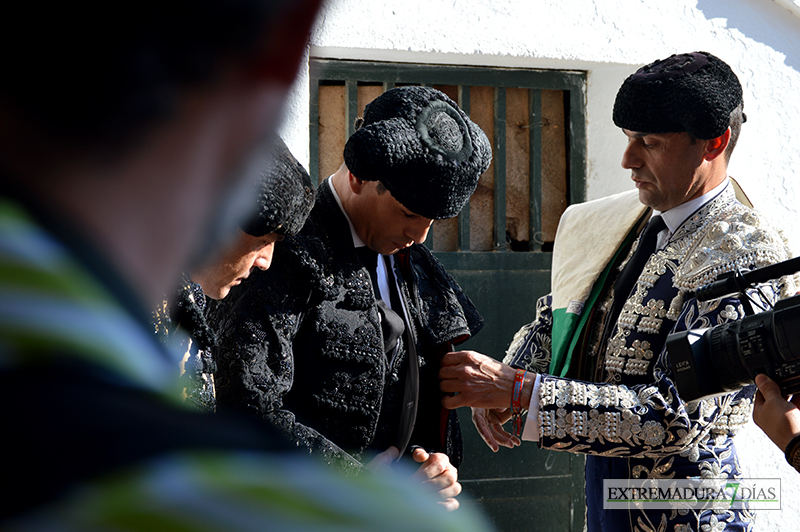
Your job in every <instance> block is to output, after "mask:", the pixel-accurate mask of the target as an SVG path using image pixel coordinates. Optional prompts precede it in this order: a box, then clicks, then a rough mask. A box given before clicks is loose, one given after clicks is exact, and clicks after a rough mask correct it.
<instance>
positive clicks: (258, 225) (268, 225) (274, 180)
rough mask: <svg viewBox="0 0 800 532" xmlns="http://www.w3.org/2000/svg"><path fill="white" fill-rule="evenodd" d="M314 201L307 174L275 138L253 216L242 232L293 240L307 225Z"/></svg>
mask: <svg viewBox="0 0 800 532" xmlns="http://www.w3.org/2000/svg"><path fill="white" fill-rule="evenodd" d="M315 197H316V193H315V191H314V186H313V185H312V184H311V178H310V177H309V175H308V172H306V170H305V168H303V167H302V165H301V164H300V163H299V162H297V159H295V158H294V156H293V155H292V153H291V152H290V151H289V148H287V147H286V144H285V143H284V142H283V140H281V139H280V138H279V137H276V139H275V141H274V146H273V150H272V157H271V159H270V161H269V163H268V164H267V166H266V168H264V170H263V171H262V173H261V176H260V179H259V180H258V182H257V183H256V186H255V190H254V199H255V201H256V206H255V207H256V208H255V210H254V214H253V216H251V217H250V219H249V220H248V221H247V222H246V223H243V224H242V226H241V227H242V230H243V231H244V232H245V233H247V234H249V235H252V236H264V235H267V234H269V233H278V234H280V235H285V236H293V235H295V234H297V233H298V232H299V231H300V229H302V227H303V224H305V222H306V218H308V214H309V213H310V212H311V207H313V206H314V199H315Z"/></svg>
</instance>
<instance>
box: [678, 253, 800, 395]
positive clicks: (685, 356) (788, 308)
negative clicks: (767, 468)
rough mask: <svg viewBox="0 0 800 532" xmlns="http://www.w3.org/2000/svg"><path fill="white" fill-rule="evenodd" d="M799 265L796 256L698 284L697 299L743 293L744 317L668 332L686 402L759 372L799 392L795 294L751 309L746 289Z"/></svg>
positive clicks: (799, 305) (799, 323) (799, 304)
mask: <svg viewBox="0 0 800 532" xmlns="http://www.w3.org/2000/svg"><path fill="white" fill-rule="evenodd" d="M797 271H800V257H797V258H794V259H790V260H787V261H784V262H780V263H778V264H773V265H771V266H767V267H766V268H761V269H758V270H753V271H751V272H747V273H741V272H736V273H732V274H726V275H724V276H721V277H720V278H718V279H717V280H716V281H714V282H713V283H711V284H709V285H707V286H704V287H702V288H700V289H699V290H697V292H696V293H695V296H696V297H697V299H698V300H699V301H710V300H712V299H718V298H722V297H726V296H730V295H733V294H736V293H741V294H742V296H743V297H742V302H743V304H744V306H745V309H746V313H747V314H749V315H747V316H745V317H744V318H742V319H740V320H736V321H732V322H730V323H725V324H722V325H717V326H716V327H712V328H710V329H698V330H689V331H684V332H680V333H673V334H670V335H669V336H668V337H667V344H666V345H667V354H668V357H669V360H670V365H671V366H672V375H673V379H674V382H675V386H677V388H678V392H679V393H680V395H681V399H683V400H684V401H686V402H689V401H696V400H698V399H705V398H707V397H711V396H714V395H720V394H724V393H729V392H733V391H736V390H739V389H741V388H742V387H744V386H746V385H748V384H752V383H753V379H754V378H755V376H756V375H757V374H758V373H764V374H766V375H767V376H769V377H770V378H771V379H772V380H774V381H775V382H777V383H778V384H779V385H780V387H781V392H782V393H783V394H784V395H789V394H794V393H800V295H798V296H794V297H790V298H787V299H783V300H780V301H778V302H777V303H776V304H775V306H774V307H773V308H772V309H770V310H766V311H764V312H761V313H758V314H754V313H753V309H752V306H751V305H750V304H749V301H748V299H747V296H746V295H745V290H746V289H748V288H751V287H753V286H754V285H755V284H757V283H763V282H765V281H768V280H770V279H778V278H779V277H783V276H785V275H790V274H793V273H795V272H797Z"/></svg>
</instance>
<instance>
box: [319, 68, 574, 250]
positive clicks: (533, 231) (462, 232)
mask: <svg viewBox="0 0 800 532" xmlns="http://www.w3.org/2000/svg"><path fill="white" fill-rule="evenodd" d="M310 78H311V107H310V111H311V116H310V119H311V164H310V172H311V174H312V177H314V178H316V179H317V180H318V181H322V180H323V179H324V178H326V177H327V176H329V175H331V174H333V173H334V172H335V171H336V170H337V169H338V167H339V165H340V164H341V163H342V150H343V149H344V144H345V141H346V139H347V138H348V137H349V136H350V135H351V134H352V133H353V131H354V124H355V120H356V118H357V117H359V116H361V115H362V113H363V110H364V107H365V106H366V104H367V103H369V102H370V101H372V100H373V99H375V98H376V97H377V96H379V95H380V94H381V93H383V92H384V91H386V90H388V89H391V88H393V87H396V86H402V85H428V86H432V87H434V88H436V89H438V90H440V91H442V92H444V93H445V94H447V95H448V96H449V97H450V98H452V99H453V100H454V101H456V102H457V103H458V105H459V106H460V107H461V108H462V109H463V110H464V111H465V112H466V113H467V114H468V115H469V116H470V117H471V118H472V120H473V121H474V122H475V123H477V124H478V125H479V126H480V127H481V128H482V129H483V130H484V131H485V132H486V135H487V136H488V137H489V141H490V143H491V145H492V152H493V159H492V165H491V166H490V167H489V169H488V170H487V171H486V172H485V173H484V174H483V175H482V176H481V178H480V181H479V183H478V188H477V190H476V191H475V194H473V196H472V198H471V199H470V202H469V208H466V207H465V208H464V209H463V210H462V212H461V214H460V215H459V216H458V217H456V218H452V219H449V220H438V221H436V222H435V223H434V225H433V228H432V230H431V233H430V236H429V239H428V241H427V242H426V244H427V245H428V246H430V247H431V248H432V249H433V250H434V251H436V252H469V253H478V252H497V251H500V252H542V251H544V252H547V251H550V250H551V249H552V244H553V239H554V238H555V232H556V228H557V226H558V221H559V219H560V217H561V214H562V213H563V212H564V210H565V209H566V208H567V205H569V204H570V203H576V202H580V201H584V199H585V198H584V181H585V177H584V167H585V149H586V148H585V146H586V140H585V117H584V112H585V102H584V94H585V74H584V73H583V72H572V71H550V70H525V69H510V68H479V67H461V66H442V65H420V64H406V63H377V62H367V61H340V60H324V59H311V61H310Z"/></svg>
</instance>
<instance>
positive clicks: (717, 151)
mask: <svg viewBox="0 0 800 532" xmlns="http://www.w3.org/2000/svg"><path fill="white" fill-rule="evenodd" d="M730 141H731V128H728V129H726V130H725V133H723V134H722V135H720V136H719V137H717V138H715V139H711V140H707V141H705V142H706V147H705V153H703V158H704V159H705V160H706V161H713V160H714V159H716V158H717V157H719V156H720V155H722V154H723V153H725V148H727V147H728V143H729V142H730Z"/></svg>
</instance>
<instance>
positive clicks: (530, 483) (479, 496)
mask: <svg viewBox="0 0 800 532" xmlns="http://www.w3.org/2000/svg"><path fill="white" fill-rule="evenodd" d="M479 255H481V257H480V258H475V257H472V258H466V257H465V256H464V255H461V256H459V254H449V253H443V254H439V255H438V256H439V259H440V260H441V261H442V262H443V263H444V264H445V267H446V268H447V269H448V271H449V272H450V273H451V274H453V276H454V277H455V278H456V280H457V281H458V282H459V284H460V285H461V287H462V288H463V289H464V290H465V292H466V293H467V294H469V296H470V298H471V299H472V300H473V302H474V303H475V304H476V305H477V307H478V309H479V310H480V312H481V314H482V315H483V317H484V320H485V323H486V324H485V326H484V329H483V330H482V331H481V332H480V333H479V334H478V335H477V336H475V338H473V339H471V340H469V341H467V342H465V343H464V344H463V345H461V346H459V349H472V350H475V351H479V352H482V353H484V354H487V355H490V356H492V357H494V358H497V359H502V358H503V354H504V351H505V348H506V347H508V344H509V342H510V341H511V338H512V337H513V335H514V333H515V332H516V331H517V330H518V329H519V328H520V327H521V326H522V325H525V324H526V323H529V322H530V321H531V320H532V319H533V316H534V315H535V312H536V308H535V307H536V299H537V297H538V296H539V295H542V294H545V293H547V292H548V290H549V285H550V257H551V254H550V253H537V254H517V253H514V254H512V253H503V254H484V253H482V254H479ZM492 255H494V256H492ZM459 420H460V422H461V430H462V432H463V435H464V464H463V465H462V466H461V469H460V470H459V480H460V482H461V484H462V486H463V487H464V494H463V495H462V496H461V497H462V498H469V499H471V500H472V501H474V503H475V504H477V505H479V506H480V507H481V508H482V509H483V510H484V512H485V513H486V514H487V515H488V517H489V518H490V519H491V521H492V522H493V523H494V524H495V525H496V526H497V528H498V530H501V531H519V530H533V529H535V530H548V531H571V532H577V531H580V530H583V524H584V494H583V479H584V473H583V464H584V458H583V456H581V455H575V454H572V453H560V452H555V451H548V450H541V449H539V448H538V446H537V445H536V443H534V442H523V443H522V445H521V446H519V447H516V448H514V449H505V448H503V447H501V448H500V450H499V451H498V452H497V453H493V452H492V450H491V449H489V447H487V446H486V444H485V443H484V442H483V440H482V439H481V438H480V436H479V435H478V432H477V431H476V430H475V428H474V426H473V424H472V420H471V417H470V410H469V409H468V408H461V409H460V410H459Z"/></svg>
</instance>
